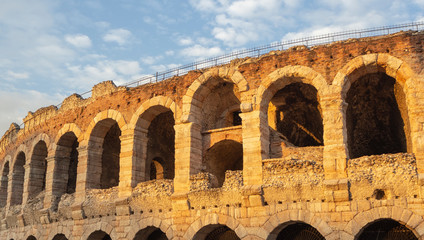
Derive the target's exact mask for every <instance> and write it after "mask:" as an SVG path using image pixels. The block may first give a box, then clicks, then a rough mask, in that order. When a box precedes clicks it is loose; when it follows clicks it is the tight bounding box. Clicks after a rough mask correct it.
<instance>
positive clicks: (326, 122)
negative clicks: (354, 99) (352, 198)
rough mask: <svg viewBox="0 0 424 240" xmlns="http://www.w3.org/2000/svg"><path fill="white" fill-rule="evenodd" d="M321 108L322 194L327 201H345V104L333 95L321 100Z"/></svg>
mask: <svg viewBox="0 0 424 240" xmlns="http://www.w3.org/2000/svg"><path fill="white" fill-rule="evenodd" d="M321 107H322V115H323V126H324V153H323V164H324V174H325V181H324V186H325V193H324V194H325V197H326V199H327V200H329V201H347V200H349V189H348V181H347V172H346V168H347V159H348V150H347V135H346V134H347V130H346V119H345V113H346V108H347V103H345V102H344V101H343V100H342V98H341V96H340V94H333V95H327V96H323V97H322V98H321Z"/></svg>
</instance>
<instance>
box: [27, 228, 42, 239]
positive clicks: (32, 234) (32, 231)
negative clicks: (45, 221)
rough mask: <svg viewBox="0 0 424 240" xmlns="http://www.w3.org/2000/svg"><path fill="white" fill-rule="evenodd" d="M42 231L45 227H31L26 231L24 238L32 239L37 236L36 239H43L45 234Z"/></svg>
mask: <svg viewBox="0 0 424 240" xmlns="http://www.w3.org/2000/svg"><path fill="white" fill-rule="evenodd" d="M42 231H43V228H38V229H36V228H30V229H29V230H28V231H27V232H25V234H24V236H25V238H24V239H31V237H33V238H32V239H34V238H35V239H36V240H38V239H41V236H42V235H43V234H42Z"/></svg>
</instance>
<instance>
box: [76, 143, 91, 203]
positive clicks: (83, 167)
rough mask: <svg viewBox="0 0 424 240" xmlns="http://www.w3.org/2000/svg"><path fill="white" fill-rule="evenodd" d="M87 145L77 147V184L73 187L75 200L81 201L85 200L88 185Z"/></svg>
mask: <svg viewBox="0 0 424 240" xmlns="http://www.w3.org/2000/svg"><path fill="white" fill-rule="evenodd" d="M87 169H88V146H87V145H85V146H84V145H82V144H81V145H80V146H79V147H78V168H77V184H76V187H75V202H76V203H79V202H83V201H84V200H85V194H86V192H85V190H86V189H87V186H88V185H89V182H88V181H87V178H88V176H87V175H88V173H87Z"/></svg>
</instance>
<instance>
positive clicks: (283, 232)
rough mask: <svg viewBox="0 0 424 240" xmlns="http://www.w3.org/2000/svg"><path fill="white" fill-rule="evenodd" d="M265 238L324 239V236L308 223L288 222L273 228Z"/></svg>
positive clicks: (286, 239)
mask: <svg viewBox="0 0 424 240" xmlns="http://www.w3.org/2000/svg"><path fill="white" fill-rule="evenodd" d="M267 240H325V238H324V237H323V236H322V235H321V234H320V233H319V232H318V230H316V229H315V228H314V227H312V226H311V225H309V224H306V223H303V222H290V223H286V224H281V225H280V226H278V227H277V228H275V229H274V230H273V231H272V232H271V233H270V235H269V236H268V238H267Z"/></svg>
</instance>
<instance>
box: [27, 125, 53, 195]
mask: <svg viewBox="0 0 424 240" xmlns="http://www.w3.org/2000/svg"><path fill="white" fill-rule="evenodd" d="M52 148H53V147H52V143H51V141H50V137H49V136H48V135H47V134H45V133H42V134H40V135H38V136H37V137H36V138H34V140H33V141H32V146H31V149H30V155H29V159H28V162H27V163H26V166H27V169H29V172H28V173H25V176H26V177H28V182H27V183H25V184H27V185H26V187H25V188H26V189H24V195H26V198H25V197H24V198H25V199H24V201H26V200H28V198H32V197H35V196H36V195H37V194H39V193H40V192H42V191H44V190H45V189H46V181H47V158H48V157H49V156H51V155H52Z"/></svg>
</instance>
